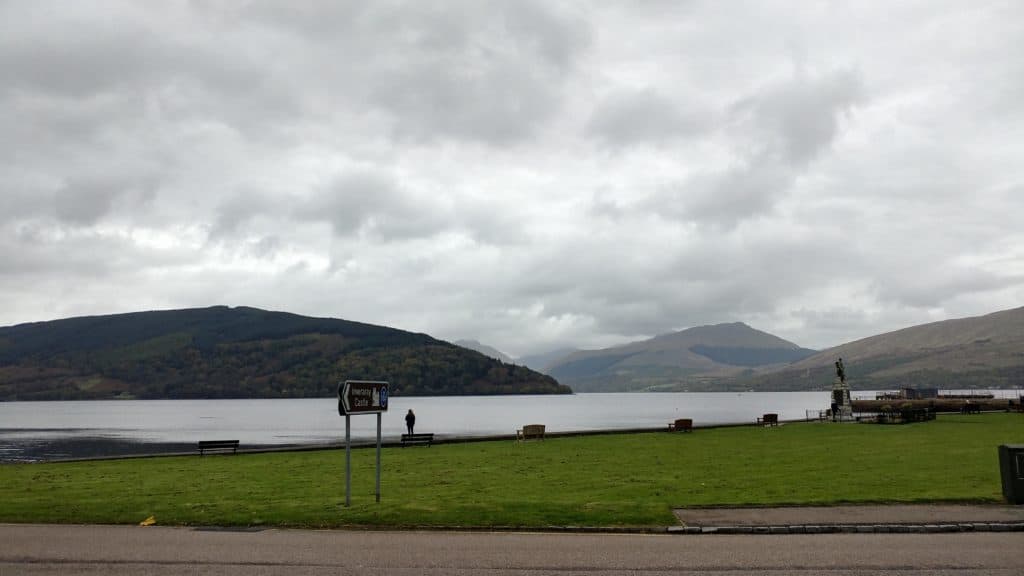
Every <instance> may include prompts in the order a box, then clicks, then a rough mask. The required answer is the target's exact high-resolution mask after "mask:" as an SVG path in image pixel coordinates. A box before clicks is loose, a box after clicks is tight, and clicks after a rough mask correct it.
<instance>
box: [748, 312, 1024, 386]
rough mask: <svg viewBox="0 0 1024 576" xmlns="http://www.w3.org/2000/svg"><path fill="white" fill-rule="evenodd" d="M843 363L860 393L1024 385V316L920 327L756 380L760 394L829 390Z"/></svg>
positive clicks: (845, 347)
mask: <svg viewBox="0 0 1024 576" xmlns="http://www.w3.org/2000/svg"><path fill="white" fill-rule="evenodd" d="M837 358H842V359H843V364H844V365H845V368H846V375H847V380H848V381H849V382H850V385H851V387H853V388H854V389H860V390H879V389H881V390H888V389H896V388H903V387H930V388H942V389H970V388H1011V387H1018V386H1022V385H1024V308H1014V309H1012V310H1004V311H1002V312H995V313H992V314H988V315H985V316H977V317H972V318H960V319H956V320H945V321H942V322H933V323H930V324H922V325H920V326H913V327H910V328H904V329H902V330H896V331H895V332H888V333H885V334H880V335H878V336H871V337H869V338H864V339H861V340H857V341H854V342H850V343H847V344H843V345H841V346H836V347H835V348H829V349H828V350H824V351H822V352H819V353H818V354H815V355H813V356H810V357H808V358H805V359H803V360H801V361H799V362H796V363H794V364H793V365H791V366H785V367H781V368H778V369H776V370H773V371H770V372H771V373H769V374H763V375H758V376H756V377H754V378H752V379H751V380H750V385H751V386H752V387H755V388H757V389H766V390H768V389H780V390H781V389H825V388H828V387H829V386H831V383H832V380H833V379H834V378H835V361H836V359H837Z"/></svg>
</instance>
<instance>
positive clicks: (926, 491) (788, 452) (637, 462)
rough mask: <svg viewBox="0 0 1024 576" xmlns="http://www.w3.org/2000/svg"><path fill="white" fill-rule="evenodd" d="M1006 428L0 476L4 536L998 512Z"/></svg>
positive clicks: (858, 428)
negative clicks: (904, 510) (762, 507)
mask: <svg viewBox="0 0 1024 576" xmlns="http://www.w3.org/2000/svg"><path fill="white" fill-rule="evenodd" d="M1007 443H1016V444H1020V443H1024V418H1022V416H1021V415H1017V414H985V415H972V416H952V415H950V416H940V418H939V419H938V420H937V421H934V422H925V423H919V424H909V425H902V426H879V425H866V424H865V425H855V424H828V423H806V424H804V423H800V424H787V425H783V426H780V427H778V428H756V427H742V428H718V429H708V430H700V429H698V430H697V431H695V432H693V433H692V434H682V433H673V434H669V433H666V432H659V433H646V434H623V435H607V436H581V437H571V438H553V439H548V440H546V441H544V442H530V443H525V444H516V443H514V442H511V441H503V442H478V443H468V444H449V445H438V446H433V447H430V448H419V447H417V448H405V449H401V448H391V449H385V450H384V453H383V456H382V462H383V476H382V492H383V494H382V497H381V503H379V504H378V503H376V502H375V501H374V458H375V453H374V450H365V449H364V450H354V451H353V453H352V463H353V470H352V506H351V507H349V508H346V507H345V506H344V500H345V477H344V474H345V468H344V466H345V462H344V461H345V458H344V455H345V453H344V451H343V450H340V451H339V450H329V451H319V452H292V453H273V454H253V455H238V456H212V457H203V458H200V457H198V456H189V457H170V458H147V459H135V460H109V461H95V462H68V463H50V464H12V465H2V466H0V522H56V523H70V522H73V523H105V524H106V523H110V524H121V523H138V522H140V521H142V520H143V519H145V518H147V517H148V516H151V515H152V516H155V517H156V520H157V522H158V523H159V524H185V525H223V526H227V525H248V526H251V525H278V526H303V527H330V526H358V525H366V526H370V525H372V526H509V527H544V526H665V525H669V524H673V523H674V522H675V520H674V518H673V516H672V512H671V511H672V508H674V507H682V506H697V505H750V504H831V503H839V502H844V503H851V502H853V503H856V502H864V503H867V502H926V501H947V502H948V501H961V502H964V501H970V502H999V501H1001V500H1002V495H1001V485H1000V480H999V462H998V453H997V446H998V445H1000V444H1007Z"/></svg>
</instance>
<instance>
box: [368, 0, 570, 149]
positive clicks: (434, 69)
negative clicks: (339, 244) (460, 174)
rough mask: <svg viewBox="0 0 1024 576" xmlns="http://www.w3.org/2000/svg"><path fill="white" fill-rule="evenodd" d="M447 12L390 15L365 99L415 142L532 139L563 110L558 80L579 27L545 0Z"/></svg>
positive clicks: (413, 10)
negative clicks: (377, 68) (440, 138)
mask: <svg viewBox="0 0 1024 576" xmlns="http://www.w3.org/2000/svg"><path fill="white" fill-rule="evenodd" d="M446 6H447V7H446V8H445V9H442V10H436V9H431V8H426V7H424V5H422V4H415V6H406V7H404V10H403V11H402V12H401V14H400V15H398V14H394V15H391V16H392V18H391V24H392V26H393V29H392V31H391V33H390V34H388V35H387V36H385V37H383V38H381V39H380V41H381V42H382V44H381V45H380V48H382V49H383V50H384V52H385V53H384V54H383V55H381V56H379V57H378V58H377V59H376V60H377V61H378V63H379V64H380V66H381V71H382V72H383V73H384V74H383V76H382V77H381V78H380V79H379V81H378V82H377V84H376V85H375V86H374V88H373V89H372V91H371V97H372V102H373V103H374V104H376V105H377V106H380V107H382V108H384V109H385V110H387V111H388V112H389V113H390V114H391V115H392V116H393V118H394V129H395V131H396V133H398V134H399V135H402V136H404V137H409V138H412V139H415V140H432V139H434V138H436V137H438V136H448V137H453V138H460V139H469V140H479V141H483V142H489V143H495V144H502V143H508V142H514V141H517V140H521V139H523V138H526V137H528V136H530V135H531V134H532V133H533V132H534V130H535V129H536V128H537V127H538V126H539V125H540V124H541V123H542V122H544V121H545V120H547V119H548V118H550V117H551V116H552V115H553V114H554V113H555V112H556V111H557V110H558V109H559V108H560V106H561V98H562V95H561V88H562V84H563V82H564V78H565V74H566V73H567V69H568V68H569V67H570V66H571V65H572V62H573V58H574V57H575V55H576V53H577V52H578V51H579V50H580V48H581V46H582V45H583V44H584V43H585V41H586V36H585V34H583V33H580V32H578V31H577V28H578V27H579V24H578V23H574V22H573V21H571V20H569V19H568V18H566V17H561V16H558V15H556V14H554V13H552V12H550V11H548V10H547V9H546V7H547V6H548V5H546V4H545V5H543V6H544V7H545V8H543V9H542V8H541V5H540V4H534V3H531V2H513V3H507V2H496V3H477V2H467V3H463V4H459V5H457V6H455V5H446ZM452 28H454V29H452ZM438 31H443V34H437V32H438Z"/></svg>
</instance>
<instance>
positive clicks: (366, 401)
mask: <svg viewBox="0 0 1024 576" xmlns="http://www.w3.org/2000/svg"><path fill="white" fill-rule="evenodd" d="M387 411H388V383H387V382H370V381H365V380H346V381H345V382H344V383H342V384H339V385H338V413H339V414H341V415H342V416H345V415H351V414H380V413H382V412H387Z"/></svg>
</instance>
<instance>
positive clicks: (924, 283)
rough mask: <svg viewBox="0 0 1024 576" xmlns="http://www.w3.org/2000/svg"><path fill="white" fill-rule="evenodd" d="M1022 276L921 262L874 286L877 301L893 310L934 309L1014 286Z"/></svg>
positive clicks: (1023, 276) (892, 274) (881, 280)
mask: <svg viewBox="0 0 1024 576" xmlns="http://www.w3.org/2000/svg"><path fill="white" fill-rule="evenodd" d="M1021 281H1024V275H1020V274H1007V275H998V274H994V273H992V272H988V271H985V270H978V269H974V268H964V267H952V266H948V265H946V266H935V265H934V263H932V262H921V263H918V264H917V265H915V266H910V267H909V269H904V270H900V271H898V272H894V273H890V274H888V275H886V276H885V277H884V278H882V279H880V280H879V281H876V282H875V283H874V286H875V290H876V291H877V294H878V298H879V300H880V301H881V302H884V303H888V304H890V305H892V306H895V307H909V308H921V309H926V308H938V307H940V306H942V305H943V304H945V303H947V302H948V301H949V300H952V299H953V298H957V297H964V296H966V295H969V294H978V293H981V294H984V293H987V292H994V291H997V290H1001V289H1004V288H1007V287H1009V286H1015V285H1017V284H1019V283H1020V282H1021Z"/></svg>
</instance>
